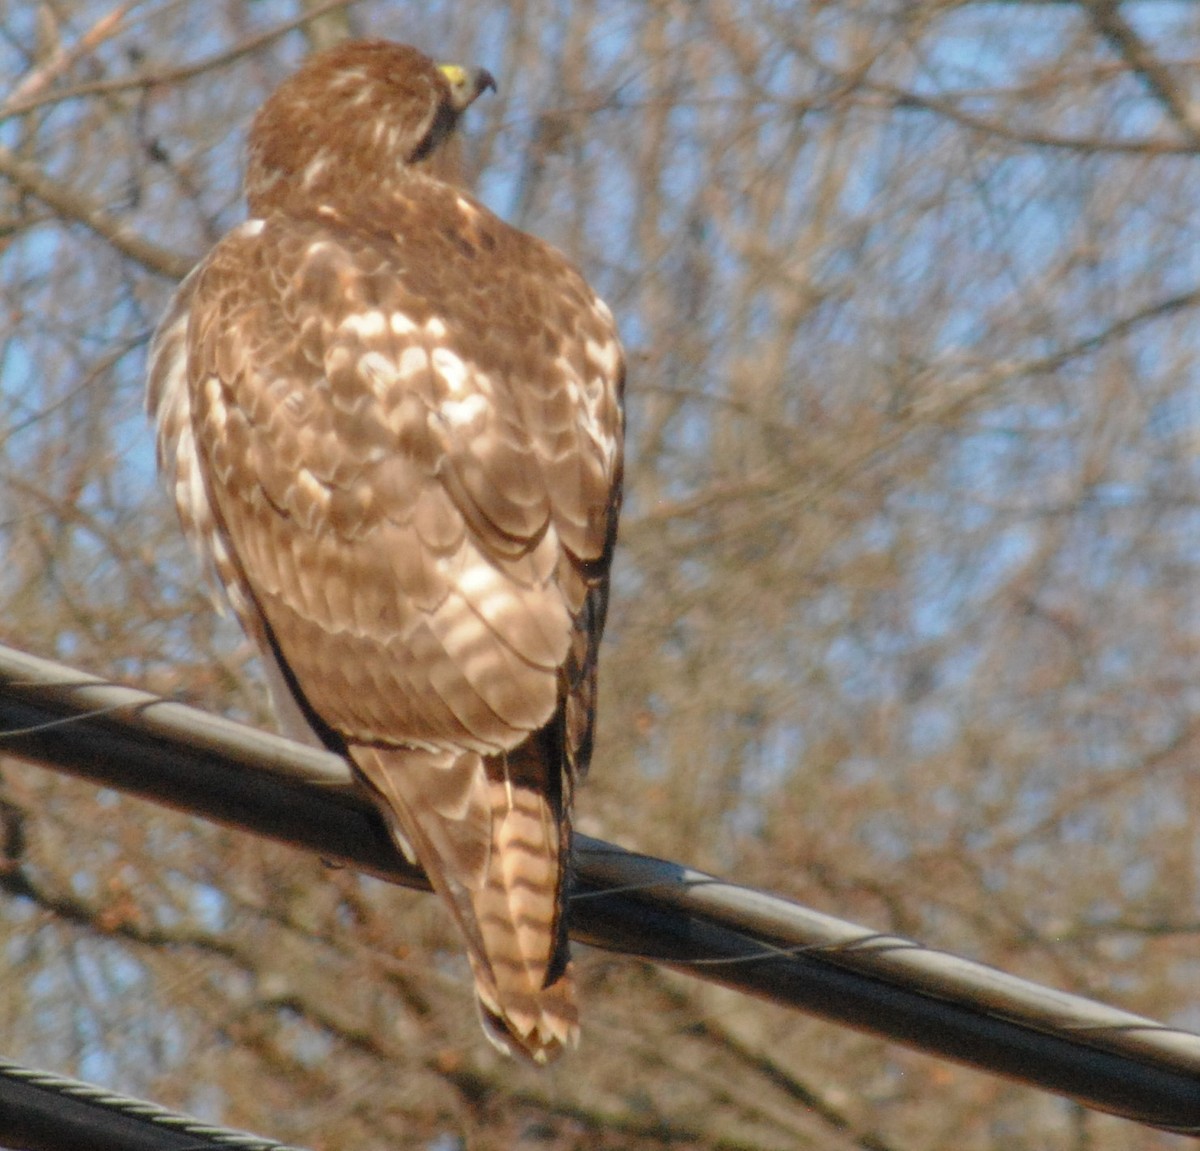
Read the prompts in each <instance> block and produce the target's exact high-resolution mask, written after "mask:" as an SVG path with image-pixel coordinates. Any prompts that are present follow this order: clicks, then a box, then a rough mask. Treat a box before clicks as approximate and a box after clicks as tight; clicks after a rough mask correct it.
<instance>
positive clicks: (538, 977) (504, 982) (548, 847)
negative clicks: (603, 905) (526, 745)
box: [471, 753, 579, 1064]
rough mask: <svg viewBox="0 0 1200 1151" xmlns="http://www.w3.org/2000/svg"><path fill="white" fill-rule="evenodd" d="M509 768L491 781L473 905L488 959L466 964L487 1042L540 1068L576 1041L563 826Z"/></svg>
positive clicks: (543, 798)
mask: <svg viewBox="0 0 1200 1151" xmlns="http://www.w3.org/2000/svg"><path fill="white" fill-rule="evenodd" d="M516 754H519V753H516ZM508 766H509V771H508V772H507V773H506V775H505V776H504V777H503V778H500V779H492V780H491V781H490V790H491V801H492V851H491V856H490V859H489V865H488V874H487V880H486V882H485V883H484V886H483V888H482V889H481V890H480V891H479V892H478V893H476V894H475V896H474V900H473V902H474V906H475V915H476V918H477V921H478V923H479V927H480V931H481V932H482V935H483V938H484V940H485V941H486V944H487V954H486V957H485V958H484V957H477V956H475V955H472V956H471V966H472V969H473V970H474V972H475V990H476V994H477V995H478V997H479V1008H480V1015H481V1017H482V1019H483V1029H484V1031H485V1032H486V1034H487V1036H488V1038H489V1039H491V1040H492V1042H493V1043H495V1044H496V1045H497V1046H498V1047H499V1048H500V1049H501V1050H503V1051H507V1052H508V1053H509V1054H516V1055H523V1056H525V1057H527V1058H529V1059H532V1060H533V1062H535V1063H538V1064H544V1063H548V1062H549V1061H550V1060H551V1059H554V1058H555V1057H556V1056H558V1055H559V1054H561V1052H562V1051H563V1049H564V1048H565V1047H567V1046H571V1047H574V1046H575V1045H576V1044H577V1043H578V1041H579V1012H578V1009H577V1007H576V1004H575V985H574V980H573V978H572V973H571V967H570V964H569V963H568V962H567V941H566V935H565V932H564V931H563V924H562V908H561V898H562V886H563V856H564V854H565V852H564V851H563V850H562V848H563V846H564V845H563V844H562V843H561V842H560V840H561V835H562V827H561V824H560V822H559V820H558V817H557V813H556V812H555V811H554V810H553V808H552V805H551V803H550V802H548V801H547V798H546V796H545V795H544V794H542V793H541V792H540V791H539V790H536V789H534V788H531V787H528V786H523V785H522V784H521V782H520V781H519V774H520V773H519V770H515V768H517V765H515V764H512V763H510V764H509V765H508Z"/></svg>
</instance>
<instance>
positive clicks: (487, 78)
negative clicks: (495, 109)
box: [438, 64, 496, 112]
mask: <svg viewBox="0 0 1200 1151" xmlns="http://www.w3.org/2000/svg"><path fill="white" fill-rule="evenodd" d="M438 71H440V72H441V74H442V75H443V76H445V77H446V79H447V80H449V81H450V98H451V102H452V103H453V105H454V108H455V110H456V111H458V112H461V111H462V110H463V109H464V108H467V107H470V105H472V104H473V103H475V101H476V100H477V99H478V98H479V96H480V94H481V93H483V92H485V91H487V89H489V88H490V89H491V90H492V91H493V92H495V91H496V79H495V77H494V76H493V75H492V74H491V73H490V72H489V71H488V70H487V69H486V68H464V67H463V66H462V65H461V64H439V65H438Z"/></svg>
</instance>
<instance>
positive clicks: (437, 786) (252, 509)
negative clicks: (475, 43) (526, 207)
mask: <svg viewBox="0 0 1200 1151" xmlns="http://www.w3.org/2000/svg"><path fill="white" fill-rule="evenodd" d="M488 86H494V85H493V82H492V78H491V76H489V75H488V74H487V73H486V72H484V71H482V70H475V71H469V70H465V69H462V68H458V67H454V66H449V65H443V66H438V65H436V64H434V63H433V62H432V61H431V60H429V59H428V58H427V57H425V56H424V55H422V54H421V53H420V52H417V51H416V50H415V49H413V48H409V47H406V46H403V45H398V44H390V43H386V42H381V41H370V42H357V43H350V44H345V45H342V46H340V47H337V48H334V49H333V50H331V51H328V52H325V53H322V54H319V55H317V56H314V57H312V58H311V59H310V60H309V61H308V62H307V63H306V64H305V65H304V66H303V67H302V68H301V69H300V71H299V72H297V73H296V74H295V75H294V76H293V77H292V78H291V79H289V80H287V81H286V82H285V83H284V84H283V85H282V86H281V87H280V88H279V89H278V91H276V92H275V94H274V95H273V96H271V98H270V99H269V100H268V101H267V103H266V104H265V105H264V107H263V108H262V110H261V111H260V112H259V113H258V116H257V118H256V119H255V121H254V124H253V127H252V128H251V131H250V139H249V154H248V166H247V172H246V197H247V201H248V205H249V215H250V218H249V219H248V220H247V221H246V223H244V224H242V225H241V226H240V227H238V228H235V229H234V230H233V231H232V232H230V233H229V235H227V236H226V237H225V238H224V239H223V240H222V241H221V242H220V243H219V244H218V245H217V246H216V248H214V249H213V251H212V252H211V253H210V254H209V255H208V256H207V258H206V259H205V260H204V261H203V262H202V263H201V264H200V265H199V266H198V267H197V268H196V269H195V270H194V271H193V272H192V273H191V275H189V276H188V278H187V279H186V280H185V281H184V283H183V284H182V286H181V287H180V288H179V290H178V292H177V293H176V295H175V297H174V299H173V301H172V303H171V306H170V308H169V310H168V311H167V313H166V315H165V317H164V318H163V321H162V323H161V325H160V326H159V329H158V332H157V333H156V335H155V338H154V342H153V345H152V347H151V351H150V372H149V386H148V407H149V410H150V412H151V414H152V416H153V417H154V418H155V420H156V421H157V428H158V454H159V466H160V468H161V470H162V472H163V473H164V475H165V477H166V479H167V481H168V482H169V483H170V485H171V487H172V489H173V493H174V496H175V502H176V505H177V507H178V510H179V515H180V518H181V520H182V523H183V527H184V530H185V531H186V533H187V535H188V536H189V538H190V539H191V542H192V543H193V545H194V546H195V547H196V548H197V550H198V551H199V552H200V553H201V555H202V556H203V557H204V558H205V559H206V560H207V561H208V564H209V565H210V567H211V569H212V570H213V571H214V572H215V573H216V575H217V577H218V579H219V581H220V583H221V584H222V585H223V587H224V589H225V592H226V593H227V595H228V599H229V601H230V603H231V604H232V606H233V609H234V611H235V612H236V614H237V617H238V619H239V620H240V621H241V624H242V626H243V627H244V628H245V630H246V632H247V633H248V634H249V635H250V636H251V638H252V639H253V640H254V642H255V643H256V644H257V646H258V650H259V651H260V653H261V655H262V659H263V662H264V663H265V665H266V667H267V669H268V675H269V677H270V681H271V689H272V697H273V700H274V703H275V707H276V710H277V712H278V713H279V716H280V720H281V722H282V724H283V725H284V727H285V730H287V731H289V732H290V733H291V734H293V735H297V736H300V737H302V738H307V739H308V740H310V741H314V740H315V741H316V742H317V743H319V744H320V745H322V746H325V747H329V748H333V749H335V750H336V751H338V752H341V753H343V754H344V755H346V756H347V757H348V758H349V759H350V761H351V762H352V763H353V764H354V766H355V767H356V768H357V770H358V772H359V773H360V774H361V776H362V778H363V779H365V780H366V782H367V784H368V785H369V787H370V790H371V794H372V796H373V798H374V800H375V802H376V803H377V804H378V805H379V807H380V809H381V811H382V812H383V814H384V816H385V817H386V819H387V821H388V823H389V825H390V827H391V828H392V831H393V833H394V835H395V837H396V840H397V841H398V842H399V843H400V845H401V846H402V847H403V849H404V850H405V852H406V853H407V854H408V855H409V856H410V857H411V858H415V859H416V860H418V861H419V862H420V863H421V865H422V866H423V867H424V869H425V872H426V874H427V875H428V876H429V878H430V880H431V881H432V883H433V885H434V887H435V889H436V890H437V891H438V892H439V893H440V894H441V895H442V897H443V898H444V900H445V901H446V903H447V904H448V906H449V908H450V911H451V913H452V915H453V916H454V919H455V921H456V922H457V924H458V926H459V928H460V929H461V931H462V934H463V936H464V938H465V940H466V944H467V950H468V953H469V955H470V960H471V965H472V968H473V970H474V973H475V981H476V991H477V993H478V997H479V1002H480V1007H481V1013H482V1016H483V1021H484V1029H485V1031H486V1032H487V1033H488V1035H489V1036H490V1037H491V1038H492V1039H493V1040H495V1041H496V1042H497V1043H498V1044H499V1046H501V1047H502V1048H503V1049H504V1050H506V1051H509V1052H514V1053H519V1054H524V1055H525V1056H528V1057H529V1058H531V1059H533V1060H534V1061H536V1062H538V1063H544V1062H546V1061H547V1060H548V1059H550V1058H552V1057H553V1056H554V1055H556V1054H558V1052H559V1051H560V1050H561V1049H562V1047H563V1046H564V1045H565V1044H568V1043H574V1042H575V1041H576V1038H577V1035H578V1022H577V1012H576V1007H575V1000H574V991H573V986H572V981H571V968H570V964H569V962H568V954H567V939H566V930H565V923H564V887H565V884H564V869H565V866H566V862H567V856H568V852H569V846H570V811H571V796H572V791H573V788H574V784H575V781H576V780H577V779H578V778H579V777H580V776H581V775H582V774H583V772H584V771H585V770H586V768H587V764H588V759H589V756H590V754H591V748H592V731H593V724H594V722H595V703H596V656H597V647H598V645H599V643H600V633H601V630H602V629H603V626H604V616H605V608H606V603H607V596H608V572H609V564H610V562H611V559H612V552H613V544H614V542H615V538H616V530H617V512H618V508H619V505H620V500H621V461H622V433H623V416H622V388H623V380H624V361H623V356H622V352H621V347H620V344H619V343H618V340H617V334H616V331H615V329H614V325H613V320H612V315H611V313H610V312H609V310H608V308H607V307H605V305H604V304H603V303H602V302H601V301H600V300H599V299H598V298H597V297H596V295H595V294H594V293H593V292H592V290H591V289H590V288H589V287H588V285H587V284H586V283H585V281H584V280H583V278H582V277H581V276H580V275H579V273H578V272H577V271H576V270H575V268H574V267H572V266H571V264H569V263H568V262H567V260H566V259H565V258H564V257H563V256H562V255H560V254H559V253H558V252H557V251H555V250H554V249H553V248H551V247H549V246H548V245H546V244H544V243H542V242H541V241H539V240H537V239H535V238H533V237H531V236H528V235H525V234H524V233H522V232H519V231H517V230H515V229H514V228H511V227H509V226H508V225H507V224H505V223H504V222H503V221H501V220H500V219H498V218H497V217H496V216H494V215H493V214H492V213H491V212H489V211H488V209H487V208H485V207H484V206H483V205H482V204H481V203H479V202H478V201H477V200H475V199H474V198H473V197H472V196H471V195H469V194H468V193H467V192H466V191H465V190H463V189H461V188H460V187H458V186H457V185H456V184H455V182H454V181H453V177H452V176H451V175H450V174H449V167H450V165H449V163H448V160H447V153H446V151H445V147H444V146H445V145H446V144H447V142H448V141H449V139H450V137H451V136H452V134H453V132H454V129H455V126H456V124H457V122H458V119H459V117H460V115H461V114H462V112H463V111H464V110H465V109H466V108H467V107H468V106H469V105H470V104H471V103H472V101H474V99H475V98H476V97H477V96H478V95H479V94H480V92H481V91H482V90H483V89H484V88H485V87H488Z"/></svg>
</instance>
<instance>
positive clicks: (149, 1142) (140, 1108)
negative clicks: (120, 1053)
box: [0, 1058, 298, 1151]
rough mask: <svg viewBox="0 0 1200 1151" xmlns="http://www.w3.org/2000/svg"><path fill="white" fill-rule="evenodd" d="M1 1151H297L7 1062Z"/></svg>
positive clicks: (2, 1063)
mask: <svg viewBox="0 0 1200 1151" xmlns="http://www.w3.org/2000/svg"><path fill="white" fill-rule="evenodd" d="M0 1144H2V1145H3V1146H4V1147H8V1148H12V1151H82V1149H84V1148H86V1151H218V1149H220V1151H298V1149H297V1148H293V1147H287V1146H285V1145H284V1144H283V1143H276V1142H275V1141H274V1140H273V1139H263V1138H261V1137H259V1136H257V1135H249V1134H247V1133H246V1132H244V1131H233V1130H230V1129H229V1128H228V1127H218V1126H215V1125H213V1124H211V1123H202V1122H201V1121H200V1120H199V1119H194V1118H192V1116H190V1115H181V1114H180V1113H179V1112H177V1111H170V1110H168V1109H167V1108H166V1107H160V1106H158V1104H157V1103H147V1102H145V1101H144V1100H142V1099H133V1098H131V1097H130V1096H128V1095H121V1094H119V1093H118V1092H116V1091H109V1090H107V1089H106V1088H103V1087H96V1086H95V1085H93V1084H91V1083H83V1082H80V1080H78V1079H68V1078H67V1077H66V1076H63V1075H54V1074H52V1073H51V1072H48V1071H36V1070H34V1069H32V1068H29V1067H22V1066H21V1065H20V1064H19V1063H13V1062H11V1061H10V1060H8V1059H3V1058H0Z"/></svg>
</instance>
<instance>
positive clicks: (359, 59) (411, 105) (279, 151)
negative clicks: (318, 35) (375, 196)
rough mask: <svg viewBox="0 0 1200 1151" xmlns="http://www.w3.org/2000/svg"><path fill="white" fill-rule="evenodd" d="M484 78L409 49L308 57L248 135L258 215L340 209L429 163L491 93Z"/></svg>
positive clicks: (354, 45)
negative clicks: (302, 208) (329, 206)
mask: <svg viewBox="0 0 1200 1151" xmlns="http://www.w3.org/2000/svg"><path fill="white" fill-rule="evenodd" d="M495 87H496V82H495V80H493V79H492V76H491V73H489V72H488V71H486V70H485V69H483V68H461V67H459V66H458V65H456V64H441V65H439V64H435V63H434V62H433V61H432V60H431V59H429V57H428V56H425V55H424V54H422V53H421V52H418V51H417V50H416V49H415V48H410V47H409V46H408V45H407V44H392V43H390V42H388V41H386V40H356V41H351V42H349V43H346V44H339V45H338V46H337V47H336V48H331V49H330V50H329V51H326V52H320V53H318V54H317V55H315V56H311V57H310V58H309V59H308V60H307V61H305V63H304V64H303V66H302V67H301V68H300V70H299V71H298V72H297V73H296V74H295V75H294V76H292V77H291V78H290V79H288V80H285V81H284V82H283V83H282V84H281V85H280V86H279V88H277V89H276V91H275V92H274V94H273V95H272V96H271V97H270V99H268V100H267V102H266V103H265V104H264V105H263V107H262V110H261V111H260V112H259V113H258V115H257V116H256V117H255V118H254V123H253V125H252V126H251V129H250V140H249V148H248V153H249V154H248V160H247V166H246V197H247V199H248V201H249V203H250V211H251V214H252V215H255V216H260V215H262V214H263V213H264V212H266V211H269V210H270V209H271V208H277V207H283V206H284V205H285V204H287V203H289V202H290V203H292V204H293V205H295V204H298V203H303V204H304V205H307V206H311V205H313V204H314V203H316V204H320V203H330V202H332V203H338V202H341V201H343V199H344V198H346V197H358V198H361V197H362V196H363V195H364V193H366V192H369V191H370V190H371V189H372V187H378V186H380V185H382V186H385V187H386V186H388V185H390V184H391V183H392V182H393V181H394V180H395V179H396V178H397V176H399V175H401V174H402V173H403V171H404V170H405V169H407V168H410V167H412V166H413V165H421V164H423V163H424V162H425V161H428V160H429V159H430V158H432V157H433V156H434V155H435V154H436V153H437V151H438V149H439V148H440V147H441V146H442V144H444V143H445V142H446V141H447V140H448V139H449V138H450V136H451V135H452V134H453V131H454V128H455V126H456V125H457V123H458V118H459V116H461V115H462V113H463V112H464V111H465V110H466V109H467V108H468V107H470V105H471V104H472V103H473V102H474V101H475V98H476V97H477V96H479V94H480V93H481V92H483V91H484V90H485V89H487V88H492V89H493V90H494V89H495Z"/></svg>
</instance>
